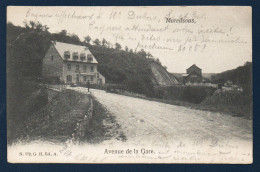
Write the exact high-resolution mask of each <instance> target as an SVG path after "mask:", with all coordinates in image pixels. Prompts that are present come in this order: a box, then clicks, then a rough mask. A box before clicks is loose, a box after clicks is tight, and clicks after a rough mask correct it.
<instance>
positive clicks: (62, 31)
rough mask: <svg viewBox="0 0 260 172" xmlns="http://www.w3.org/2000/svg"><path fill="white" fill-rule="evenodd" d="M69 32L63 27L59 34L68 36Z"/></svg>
mask: <svg viewBox="0 0 260 172" xmlns="http://www.w3.org/2000/svg"><path fill="white" fill-rule="evenodd" d="M67 33H68V32H67V30H65V29H63V30H61V32H60V33H59V34H60V35H62V36H67Z"/></svg>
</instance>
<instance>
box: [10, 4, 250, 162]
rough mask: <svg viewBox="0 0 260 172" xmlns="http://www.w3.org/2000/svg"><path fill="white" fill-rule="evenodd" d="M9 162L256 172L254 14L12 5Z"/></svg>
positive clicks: (236, 9)
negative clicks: (248, 170) (236, 167)
mask: <svg viewBox="0 0 260 172" xmlns="http://www.w3.org/2000/svg"><path fill="white" fill-rule="evenodd" d="M6 48H7V49H6V73H7V75H6V80H7V81H6V82H7V83H6V88H7V100H6V103H7V116H6V117H7V160H8V162H9V163H79V164H96V163H98V164H100V163H167V164H179V163H190V164H197V163H199V164H252V163H253V99H252V94H253V92H252V83H253V81H252V8H251V7H249V6H103V7H101V6H91V7H90V6H8V7H7V23H6Z"/></svg>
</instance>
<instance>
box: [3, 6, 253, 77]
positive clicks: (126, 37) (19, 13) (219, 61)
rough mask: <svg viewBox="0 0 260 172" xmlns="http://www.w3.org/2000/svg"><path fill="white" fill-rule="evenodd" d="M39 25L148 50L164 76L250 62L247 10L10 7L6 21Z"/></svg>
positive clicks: (250, 19) (15, 23)
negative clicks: (160, 63) (158, 62)
mask: <svg viewBox="0 0 260 172" xmlns="http://www.w3.org/2000/svg"><path fill="white" fill-rule="evenodd" d="M24 21H27V22H28V21H39V22H41V23H42V24H43V25H47V26H48V27H49V28H50V29H49V31H50V32H51V33H56V32H60V31H61V30H63V29H65V30H67V32H68V33H70V34H76V35H78V36H79V38H80V39H81V40H84V37H85V36H87V35H89V36H90V37H91V38H92V40H94V39H96V38H98V39H99V40H102V39H103V38H105V39H106V40H107V41H108V42H110V43H111V44H115V43H116V42H118V43H119V44H121V46H122V48H123V49H124V47H125V46H127V47H128V48H129V49H133V50H136V51H140V50H141V49H144V50H145V51H146V52H150V53H151V54H152V55H153V56H154V58H159V59H160V61H161V62H162V65H164V66H166V67H167V69H168V71H169V72H173V73H185V72H186V69H187V68H188V67H189V66H191V65H192V64H196V65H197V66H199V67H200V68H201V69H202V72H203V73H219V72H222V71H225V70H230V69H234V68H236V67H238V66H241V65H243V64H244V63H245V62H246V61H252V11H251V7H217V6H214V7H213V6H209V7H169V6H168V7H166V6H165V7H163V6H157V7H156V6H154V7H15V6H10V7H8V8H7V22H12V23H13V24H14V25H19V26H23V25H24V23H23V22H24Z"/></svg>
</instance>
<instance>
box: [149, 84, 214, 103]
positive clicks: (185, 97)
mask: <svg viewBox="0 0 260 172" xmlns="http://www.w3.org/2000/svg"><path fill="white" fill-rule="evenodd" d="M215 90H216V88H213V87H205V86H180V85H179V86H177V85H176V86H169V87H157V88H155V89H154V95H155V97H156V98H160V99H168V100H179V101H186V102H190V103H197V104H198V103H201V102H202V101H203V100H204V99H205V98H206V97H208V96H211V95H212V94H213V93H214V92H215Z"/></svg>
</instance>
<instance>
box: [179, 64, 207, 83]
mask: <svg viewBox="0 0 260 172" xmlns="http://www.w3.org/2000/svg"><path fill="white" fill-rule="evenodd" d="M182 78H183V84H186V83H204V82H209V79H207V78H204V77H202V69H201V68H199V67H198V66H196V65H195V64H193V65H192V66H191V67H189V68H188V69H186V74H183V75H182Z"/></svg>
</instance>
